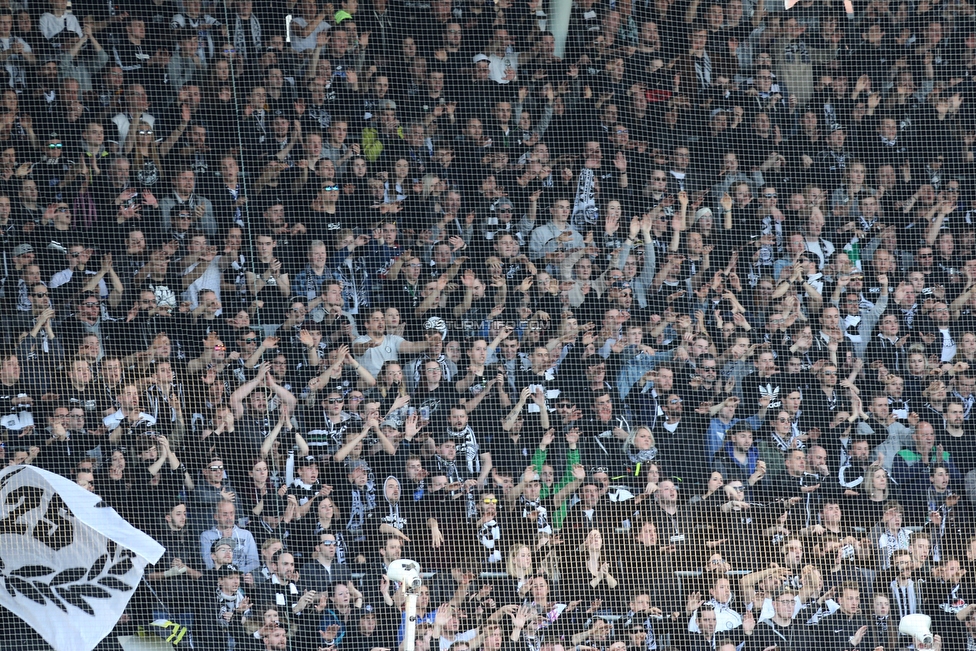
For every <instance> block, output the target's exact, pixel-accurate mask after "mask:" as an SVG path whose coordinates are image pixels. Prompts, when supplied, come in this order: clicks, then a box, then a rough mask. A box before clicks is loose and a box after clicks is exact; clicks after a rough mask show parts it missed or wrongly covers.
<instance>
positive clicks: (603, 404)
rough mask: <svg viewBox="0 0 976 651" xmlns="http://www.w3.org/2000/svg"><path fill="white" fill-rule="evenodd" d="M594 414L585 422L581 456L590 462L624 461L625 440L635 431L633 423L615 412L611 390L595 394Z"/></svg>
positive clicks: (607, 465)
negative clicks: (623, 442)
mask: <svg viewBox="0 0 976 651" xmlns="http://www.w3.org/2000/svg"><path fill="white" fill-rule="evenodd" d="M592 410H593V416H591V417H590V419H589V420H588V421H586V423H585V425H584V431H585V436H584V438H583V440H582V441H580V443H581V445H580V457H581V459H582V461H583V464H584V465H586V466H606V467H611V468H616V467H617V466H618V465H620V463H622V461H621V459H620V454H621V453H620V450H621V446H622V443H621V442H622V441H626V440H627V439H628V438H629V437H630V434H631V429H630V423H629V422H627V419H626V418H624V417H623V416H622V415H616V414H614V413H613V398H611V397H610V393H609V392H607V391H602V392H598V393H596V394H594V395H593V405H592Z"/></svg>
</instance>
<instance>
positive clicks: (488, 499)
mask: <svg viewBox="0 0 976 651" xmlns="http://www.w3.org/2000/svg"><path fill="white" fill-rule="evenodd" d="M482 502H484V503H485V504H498V498H497V497H486V498H485V499H483V500H482Z"/></svg>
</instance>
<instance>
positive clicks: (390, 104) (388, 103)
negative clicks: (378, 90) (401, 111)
mask: <svg viewBox="0 0 976 651" xmlns="http://www.w3.org/2000/svg"><path fill="white" fill-rule="evenodd" d="M376 108H377V109H379V110H381V111H383V110H392V111H395V110H396V102H394V101H393V100H392V99H381V100H380V101H379V102H377V103H376Z"/></svg>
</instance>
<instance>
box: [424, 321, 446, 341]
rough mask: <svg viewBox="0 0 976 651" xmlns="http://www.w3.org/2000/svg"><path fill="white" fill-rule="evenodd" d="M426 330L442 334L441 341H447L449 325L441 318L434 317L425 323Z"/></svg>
mask: <svg viewBox="0 0 976 651" xmlns="http://www.w3.org/2000/svg"><path fill="white" fill-rule="evenodd" d="M424 330H428V331H429V330H434V331H435V332H439V333H440V334H441V341H447V323H446V322H445V321H444V319H442V318H440V317H439V316H432V317H430V318H429V319H427V320H426V321H425V322H424Z"/></svg>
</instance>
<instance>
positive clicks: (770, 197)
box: [763, 192, 778, 199]
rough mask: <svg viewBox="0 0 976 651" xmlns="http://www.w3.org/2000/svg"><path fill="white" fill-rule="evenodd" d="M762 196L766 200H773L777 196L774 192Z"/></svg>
mask: <svg viewBox="0 0 976 651" xmlns="http://www.w3.org/2000/svg"><path fill="white" fill-rule="evenodd" d="M763 196H764V197H766V198H767V199H775V198H776V197H777V196H778V195H777V194H776V193H775V192H766V193H764V194H763Z"/></svg>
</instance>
